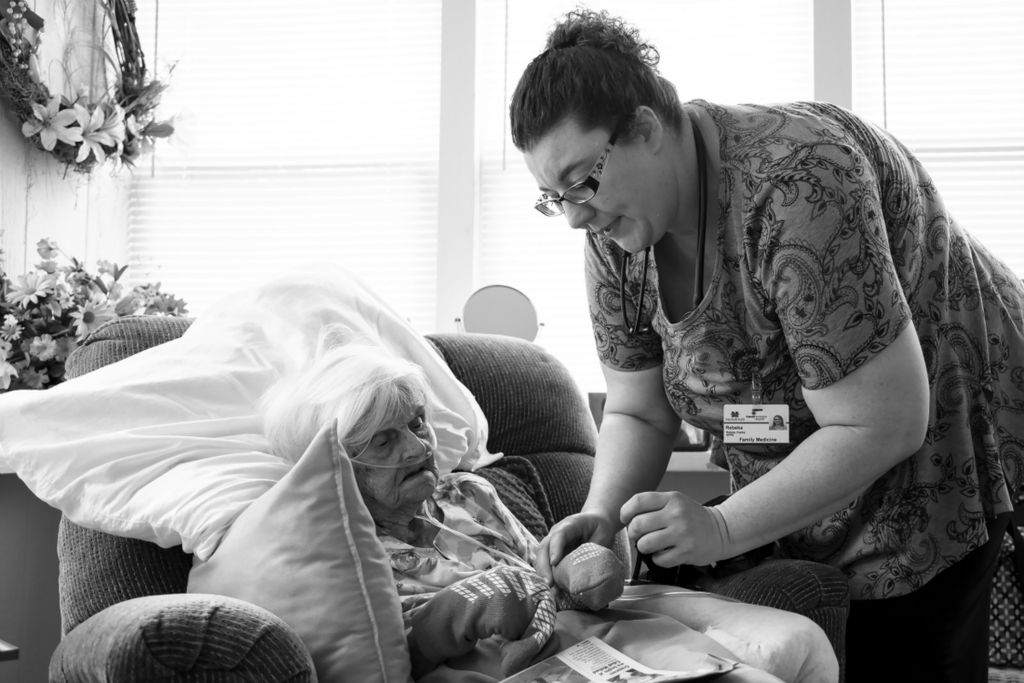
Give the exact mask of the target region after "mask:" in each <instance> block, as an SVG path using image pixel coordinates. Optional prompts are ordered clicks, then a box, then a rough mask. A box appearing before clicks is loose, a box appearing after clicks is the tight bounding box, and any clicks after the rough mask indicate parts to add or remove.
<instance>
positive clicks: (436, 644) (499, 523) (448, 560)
mask: <svg viewBox="0 0 1024 683" xmlns="http://www.w3.org/2000/svg"><path fill="white" fill-rule="evenodd" d="M350 337H351V335H349V334H347V333H346V332H345V331H344V330H338V329H331V330H328V331H327V333H326V334H325V335H324V336H323V340H322V343H321V344H320V349H319V350H318V352H317V356H316V358H315V359H314V360H313V361H312V362H311V363H310V364H309V365H308V367H306V368H305V369H303V370H302V371H300V372H298V373H296V374H293V375H291V376H288V377H286V378H285V379H283V380H282V381H281V382H279V383H278V384H276V385H275V386H274V387H272V389H271V390H270V391H269V392H267V394H266V395H265V396H264V399H263V402H262V412H263V416H264V424H265V429H266V434H267V437H268V440H269V441H270V443H271V445H272V446H273V448H274V450H275V452H277V453H278V454H280V455H284V456H286V457H294V458H297V457H298V456H299V455H300V454H301V453H302V452H303V450H304V449H305V447H306V445H307V444H308V443H309V442H310V441H311V440H312V438H313V436H314V435H316V434H317V433H318V432H319V431H320V429H321V428H322V427H323V426H324V425H326V424H328V423H330V422H331V421H332V420H336V421H337V422H336V424H337V436H338V440H339V442H340V443H341V444H342V445H343V446H344V448H345V450H346V451H347V453H348V454H349V455H350V457H351V461H352V464H353V468H354V472H355V475H356V479H357V483H358V487H359V490H360V493H361V494H362V496H363V501H364V503H365V504H366V507H367V509H368V510H369V512H370V514H371V516H372V517H373V519H374V521H375V523H376V525H377V533H378V536H379V538H380V540H381V542H382V544H383V546H384V548H385V550H386V552H387V553H388V555H389V557H390V561H391V566H392V570H393V573H394V579H395V585H396V588H397V590H398V592H399V595H400V597H401V600H402V605H403V612H404V613H405V616H406V626H407V631H408V635H409V644H410V651H411V655H412V658H413V665H414V669H413V670H414V674H415V675H416V676H417V678H421V677H423V676H428V675H430V672H431V671H433V670H435V669H437V670H436V671H434V674H433V675H435V676H438V678H437V680H451V679H452V678H453V677H454V674H453V672H452V671H451V670H450V669H447V668H446V666H447V665H446V664H445V662H446V660H453V659H456V658H458V657H463V660H462V662H463V663H462V664H461V665H459V666H462V667H475V666H477V663H476V662H474V661H467V660H465V658H464V656H468V655H470V653H471V651H472V650H474V648H476V647H477V645H478V641H480V642H481V643H482V642H483V641H491V642H498V643H500V652H499V653H498V656H499V658H500V660H501V672H502V674H503V675H508V674H510V673H512V672H514V671H517V670H519V669H522V668H523V667H524V666H526V665H527V664H529V662H530V661H532V660H534V659H538V658H540V657H542V656H544V655H546V654H550V653H551V650H553V649H557V648H558V647H559V641H558V639H557V638H551V636H552V634H553V633H554V632H555V631H556V630H557V631H558V633H559V635H561V636H564V637H565V638H566V639H569V638H577V639H578V636H579V633H578V631H577V630H574V627H575V626H578V623H577V624H575V625H574V624H572V623H571V622H573V619H574V618H575V619H577V620H579V619H581V618H583V617H581V616H579V614H580V613H577V616H576V617H572V616H569V613H562V614H559V616H558V618H557V619H556V618H555V604H556V600H555V599H556V597H559V596H558V595H557V594H559V593H560V591H559V589H558V587H557V586H556V587H555V588H554V590H551V589H549V587H548V585H547V584H546V583H545V582H544V581H543V580H542V579H541V578H540V575H539V574H537V573H536V572H535V570H534V569H533V568H532V561H533V559H534V557H535V555H536V552H537V549H538V541H537V539H535V538H534V537H533V535H532V534H531V533H530V532H529V531H528V530H527V529H526V528H525V527H524V526H523V524H522V523H521V522H520V521H519V520H518V519H516V517H515V516H514V515H513V514H512V513H511V512H510V511H509V509H508V508H507V507H506V506H505V505H504V504H503V503H502V502H501V500H500V499H499V497H498V495H497V493H496V491H495V489H494V488H493V487H492V486H491V484H490V483H489V482H487V480H485V479H484V478H482V477H480V476H478V475H476V474H473V473H470V472H459V471H456V472H451V473H446V474H441V473H439V470H438V467H437V464H436V463H435V461H434V449H435V445H436V442H435V436H434V430H433V428H432V426H431V391H430V387H429V386H428V383H427V380H426V378H425V376H424V373H423V371H422V370H421V368H420V367H419V366H417V365H416V364H414V363H411V362H409V361H407V360H405V359H402V358H399V357H397V356H394V355H392V354H391V353H389V352H388V351H386V350H385V349H383V348H381V347H379V346H375V345H372V344H366V343H362V342H360V341H359V340H358V339H356V340H353V339H351V338H350ZM662 592H663V591H662ZM672 592H673V593H675V594H677V595H678V596H683V597H679V598H678V599H672V598H666V597H665V596H658V600H657V601H655V600H654V599H653V598H652V599H650V600H648V599H647V598H645V596H644V595H643V594H639V595H629V594H627V595H626V596H624V597H623V598H622V599H620V600H618V601H616V602H613V603H612V605H611V607H612V608H613V609H615V610H618V611H619V613H613V612H611V611H609V612H604V611H600V610H599V611H597V612H594V613H593V614H592V615H588V616H587V617H586V618H587V619H589V620H591V621H592V620H593V619H594V618H598V619H601V618H604V619H609V620H610V619H615V620H619V619H621V618H623V616H624V615H623V614H622V613H621V611H622V610H623V609H629V610H633V612H634V613H637V614H640V613H642V612H643V611H645V610H646V611H651V610H653V609H655V608H657V612H658V617H659V618H665V617H668V618H671V619H672V620H674V622H675V623H676V624H677V627H678V628H680V629H683V630H685V631H687V638H688V640H686V641H685V643H684V644H685V645H686V646H687V647H689V648H690V649H700V648H702V647H703V648H705V649H704V650H703V651H707V652H712V653H716V654H719V655H723V656H725V657H728V658H729V659H735V660H739V661H741V662H744V663H745V664H747V665H749V666H740V667H739V668H738V669H737V670H736V671H734V672H733V673H732V674H730V675H732V676H734V677H735V680H775V679H774V677H773V676H766V675H765V674H764V673H763V672H762V671H758V670H756V669H752V668H750V667H757V669H763V670H765V671H768V672H770V673H772V674H774V675H775V676H779V677H781V678H783V679H784V680H787V681H795V680H815V681H821V680H835V679H836V678H837V677H838V665H837V663H836V660H835V656H834V655H833V654H832V651H831V647H830V646H829V644H828V641H827V638H826V637H825V635H824V633H823V632H822V631H821V629H820V628H818V627H817V626H816V625H815V624H813V622H811V621H810V620H808V619H805V618H804V617H801V616H798V615H794V614H789V613H785V612H781V611H779V610H774V609H770V608H763V607H754V606H751V605H742V604H740V603H734V602H731V601H727V600H724V599H719V598H717V597H713V596H709V595H706V594H700V595H702V596H703V597H704V598H706V599H702V600H700V601H694V600H690V601H687V600H686V598H685V596H688V595H689V596H692V595H696V594H694V593H692V592H688V591H681V590H679V589H672ZM617 594H618V593H617V592H616V595H617ZM477 598H484V599H480V600H478V599H477ZM666 601H667V602H666ZM603 606H604V605H598V606H597V607H603ZM613 615H614V616H613ZM702 632H704V633H702ZM705 633H707V634H710V635H711V636H712V637H708V636H707V635H705ZM490 636H499V638H498V639H492V638H490ZM569 644H571V642H563V643H561V646H567V645H569ZM545 646H547V647H545ZM477 649H479V648H477ZM453 666H455V664H453ZM438 667H441V668H438Z"/></svg>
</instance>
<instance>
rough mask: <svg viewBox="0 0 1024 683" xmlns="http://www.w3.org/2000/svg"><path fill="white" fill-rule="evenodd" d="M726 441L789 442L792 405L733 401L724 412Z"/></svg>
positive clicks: (723, 439) (723, 429)
mask: <svg viewBox="0 0 1024 683" xmlns="http://www.w3.org/2000/svg"><path fill="white" fill-rule="evenodd" d="M722 441H724V442H725V443H747V444H750V443H754V444H760V443H789V406H787V405H782V404H766V403H755V404H750V403H730V404H727V405H726V406H725V410H724V411H723V412H722Z"/></svg>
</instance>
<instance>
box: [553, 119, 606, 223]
mask: <svg viewBox="0 0 1024 683" xmlns="http://www.w3.org/2000/svg"><path fill="white" fill-rule="evenodd" d="M617 137H618V133H612V136H611V137H610V138H608V144H607V145H605V148H604V152H602V153H601V156H599V157H598V158H597V162H596V163H595V164H594V167H593V168H592V169H590V173H588V174H587V177H586V178H584V179H583V180H581V181H579V182H578V183H575V184H574V185H570V186H569V187H568V188H567V189H566V191H565V192H563V193H562V194H561V195H559V194H558V193H557V192H556V193H554V194H549V193H547V192H545V193H544V194H542V195H541V196H540V199H538V200H537V203H535V204H534V205H533V208H535V209H537V210H538V211H540V212H541V213H542V214H544V215H545V216H549V217H550V216H561V215H562V214H563V213H565V209H564V208H563V207H562V202H563V201H566V202H572V203H573V204H586V203H587V202H589V201H590V200H591V199H593V198H594V195H596V194H597V188H598V187H600V185H601V174H602V173H604V169H605V166H607V164H608V155H609V154H611V153H612V147H614V146H615V140H616V138H617Z"/></svg>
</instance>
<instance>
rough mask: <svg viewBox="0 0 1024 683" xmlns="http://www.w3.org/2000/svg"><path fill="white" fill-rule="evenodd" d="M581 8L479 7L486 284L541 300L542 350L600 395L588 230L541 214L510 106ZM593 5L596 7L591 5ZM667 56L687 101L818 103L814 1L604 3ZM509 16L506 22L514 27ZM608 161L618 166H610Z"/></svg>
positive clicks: (521, 0)
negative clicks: (553, 37)
mask: <svg viewBox="0 0 1024 683" xmlns="http://www.w3.org/2000/svg"><path fill="white" fill-rule="evenodd" d="M575 5H576V3H575V2H564V1H560V2H551V1H549V0H545V1H540V0H510V1H509V2H508V3H507V4H506V3H504V2H482V3H480V4H479V5H478V28H477V43H478V54H477V57H478V69H477V71H478V82H477V98H478V99H477V111H478V116H479V131H478V133H479V138H478V139H479V150H480V166H479V187H480V226H479V247H478V251H479V254H478V262H479V268H478V270H477V272H478V274H479V280H480V281H479V283H478V284H479V285H480V286H483V285H487V284H493V283H502V284H508V285H511V286H514V287H517V288H519V289H521V290H522V291H523V292H525V293H526V294H527V295H528V296H529V297H530V298H531V299H532V300H533V302H534V304H535V305H536V307H537V309H538V317H539V319H540V321H541V322H542V323H543V324H544V327H543V329H542V331H541V333H540V336H539V337H538V339H537V341H538V342H539V343H541V344H543V345H544V346H545V347H546V348H547V349H548V350H549V351H550V352H551V353H553V354H554V355H555V356H557V357H558V358H559V359H560V360H562V361H563V362H564V363H565V364H566V365H567V366H568V367H569V369H570V371H571V372H572V373H573V375H574V376H575V378H576V380H577V382H579V383H580V384H581V387H582V388H583V390H584V391H604V389H605V387H604V379H603V377H602V376H601V370H600V364H599V362H598V360H597V355H596V352H595V350H594V342H593V336H592V332H591V327H590V320H589V316H588V312H587V303H586V296H585V291H584V283H583V243H584V235H583V233H582V232H581V231H574V230H571V229H570V228H569V227H568V225H567V223H566V222H565V219H564V218H561V217H559V218H545V217H543V216H541V215H540V214H539V213H537V212H536V211H535V210H534V209H533V202H534V200H535V199H536V198H537V195H538V194H539V190H538V189H537V185H536V183H535V182H534V180H533V178H532V177H531V176H530V174H529V173H528V172H527V170H526V167H525V164H524V162H523V159H522V155H521V154H520V153H519V152H518V150H516V149H515V147H514V146H513V145H512V141H511V136H510V134H509V122H508V114H507V112H508V100H509V98H510V97H511V94H512V91H513V90H514V89H515V85H516V83H517V82H518V79H519V75H520V74H521V73H522V70H523V69H524V68H525V67H526V65H527V64H528V63H529V61H530V60H531V59H532V58H533V57H534V56H536V55H537V54H538V53H539V52H540V51H541V50H542V49H543V47H544V40H545V38H546V37H547V33H548V32H549V31H550V29H551V27H552V26H553V25H554V23H555V21H556V20H557V19H558V18H559V17H560V16H561V15H563V14H564V13H565V12H566V11H568V10H570V9H572V8H573V7H574V6H575ZM594 7H597V5H594ZM600 7H601V8H602V9H607V10H608V11H609V12H610V13H611V14H612V15H615V16H620V17H623V18H624V19H626V20H627V21H628V22H630V23H632V24H634V25H635V26H637V28H639V30H640V32H641V35H642V36H643V37H644V38H645V39H647V40H648V41H650V42H652V43H653V44H654V45H655V46H656V47H657V48H658V50H659V52H660V54H661V65H660V69H661V71H662V73H663V74H664V75H665V76H666V77H667V78H668V79H669V80H671V81H672V82H673V83H674V84H675V85H676V88H677V90H678V91H679V96H680V98H681V99H682V100H683V101H686V100H689V99H694V98H702V99H706V100H709V101H715V102H721V103H728V102H772V101H784V100H793V99H804V100H806V99H813V91H814V65H813V48H814V42H813V22H814V19H813V7H812V4H811V2H810V0H783V1H779V2H772V3H764V2H760V1H759V0H730V1H728V2H721V1H720V0H689V1H688V2H678V1H662V0H658V1H653V0H606V1H605V2H602V3H601V4H600ZM506 18H507V23H506ZM611 163H614V157H613V158H612V161H611Z"/></svg>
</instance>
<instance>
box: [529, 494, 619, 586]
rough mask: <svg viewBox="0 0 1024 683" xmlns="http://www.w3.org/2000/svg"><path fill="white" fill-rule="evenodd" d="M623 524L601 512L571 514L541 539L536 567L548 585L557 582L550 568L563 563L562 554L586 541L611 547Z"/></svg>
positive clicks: (535, 562)
mask: <svg viewBox="0 0 1024 683" xmlns="http://www.w3.org/2000/svg"><path fill="white" fill-rule="evenodd" d="M621 526H622V524H621V523H620V522H619V520H618V519H617V518H615V517H613V516H612V515H604V514H601V513H599V512H594V511H588V512H577V513H576V514H574V515H569V516H568V517H566V518H565V519H563V520H561V521H560V522H558V523H557V524H555V525H554V526H553V527H551V531H550V532H548V535H547V536H545V537H544V540H542V541H541V542H540V547H539V548H538V549H537V556H536V557H535V558H534V561H533V566H534V568H535V569H536V570H537V572H538V573H539V574H540V575H541V577H542V578H543V579H544V580H545V581H546V582H547V583H548V585H549V586H550V585H554V577H553V575H552V570H551V568H552V567H554V566H555V565H557V564H558V563H559V562H561V561H562V558H563V557H565V556H566V555H568V554H569V553H571V552H572V551H573V550H574V549H575V548H576V547H577V546H579V545H582V544H583V543H587V542H590V543H597V544H599V545H603V546H605V547H608V548H610V547H611V546H612V542H613V541H614V540H615V534H616V533H617V532H618V530H619V529H620V528H621Z"/></svg>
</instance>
